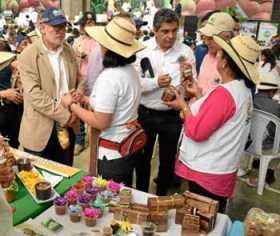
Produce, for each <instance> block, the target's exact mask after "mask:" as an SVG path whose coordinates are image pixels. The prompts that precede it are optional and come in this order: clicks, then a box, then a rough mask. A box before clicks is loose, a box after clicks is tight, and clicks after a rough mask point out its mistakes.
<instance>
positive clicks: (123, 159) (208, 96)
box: [0, 8, 280, 212]
mask: <svg viewBox="0 0 280 236" xmlns="http://www.w3.org/2000/svg"><path fill="white" fill-rule="evenodd" d="M176 12H177V13H176ZM179 15H180V14H178V9H177V10H176V11H174V10H172V9H165V8H163V9H158V11H157V12H156V13H155V15H154V17H153V33H149V35H147V33H146V34H144V33H143V32H141V27H142V26H143V25H145V24H146V23H145V22H144V21H142V20H141V19H137V20H135V19H133V17H131V15H130V14H129V13H120V14H117V15H116V16H114V17H113V18H112V19H111V20H110V21H109V22H108V23H107V24H103V25H102V26H100V25H98V24H97V22H96V15H95V13H93V12H85V13H84V14H83V16H82V17H81V19H80V20H79V21H78V22H76V23H75V24H76V25H79V30H77V28H75V30H74V28H73V26H72V24H71V23H70V22H68V21H67V19H66V17H65V15H64V13H63V11H62V10H61V9H59V8H48V9H45V10H44V11H42V12H40V13H39V15H38V20H37V23H36V25H31V26H30V27H29V28H28V29H26V30H25V31H24V32H23V31H21V30H20V29H18V30H17V31H14V33H15V35H14V36H15V37H14V38H15V40H9V39H8V40H6V39H4V38H3V39H0V60H1V61H0V62H1V63H0V64H1V68H0V99H1V105H0V132H1V134H2V135H4V136H6V137H8V138H9V140H10V145H11V146H12V147H14V148H18V147H19V145H21V147H22V148H23V149H24V150H25V151H26V152H28V153H31V154H34V155H37V156H42V157H44V158H47V159H50V160H53V161H56V162H60V163H63V164H66V165H70V166H72V165H73V157H74V149H75V144H76V150H75V152H76V154H78V153H79V152H80V151H81V150H82V149H83V148H84V146H85V142H86V141H85V137H86V133H88V135H89V142H90V148H91V153H90V164H89V170H90V172H91V173H92V174H94V175H97V174H98V175H102V176H103V177H104V178H107V179H113V180H115V181H118V182H123V183H125V184H126V185H127V186H132V182H133V171H134V170H135V171H136V175H135V176H136V188H137V189H139V190H141V191H145V192H148V191H149V183H150V175H151V159H152V156H153V150H154V148H155V143H156V140H158V146H159V152H158V158H159V170H158V176H157V178H156V179H155V181H156V183H157V189H156V194H157V195H160V196H163V195H167V194H168V189H169V188H170V187H171V186H172V185H173V184H174V183H175V182H179V183H180V180H181V179H183V180H187V181H188V182H189V189H190V190H191V191H192V192H195V193H198V194H201V195H204V196H208V197H211V198H213V199H216V200H218V201H219V202H220V208H219V211H220V212H225V209H226V203H227V199H228V198H231V197H233V196H234V187H235V183H236V178H237V172H238V169H239V165H240V158H241V156H242V152H243V150H244V148H245V144H246V142H247V137H248V136H249V131H250V118H251V114H252V112H253V108H254V107H256V108H258V109H262V110H265V111H268V112H270V113H272V114H275V115H277V116H278V117H280V109H279V107H280V106H279V104H278V102H276V101H275V100H273V97H274V96H275V93H276V92H277V91H278V89H279V85H280V83H279V82H280V69H279V60H280V59H279V58H280V44H279V41H277V38H276V37H274V38H273V41H272V47H271V48H267V49H263V50H261V49H260V46H259V45H258V43H257V42H256V41H255V39H254V38H252V37H250V36H245V35H242V34H240V33H239V31H238V30H239V28H240V27H239V21H238V20H237V19H236V18H233V17H232V16H231V15H229V14H228V13H225V12H219V11H216V12H211V13H209V14H207V15H206V16H204V17H203V18H202V19H201V20H200V25H199V27H198V32H197V34H198V35H199V36H200V37H198V38H200V42H199V43H198V42H196V41H195V40H194V39H193V40H184V41H180V40H178V39H179V38H181V37H179V36H178V32H180V30H179V28H180V20H179ZM6 33H7V34H10V35H11V32H10V31H9V30H8V31H7V32H6ZM147 36H148V37H147ZM185 36H187V35H185ZM190 41H191V45H190V44H189V42H190ZM275 42H276V43H275ZM167 90H168V91H169V92H170V93H171V94H172V99H168V100H165V99H163V94H164V93H166V92H167ZM86 127H88V132H86ZM269 130H270V131H269V135H268V137H267V139H266V142H269V141H270V144H271V139H272V140H273V135H274V133H275V127H274V130H273V127H269ZM135 140H136V141H137V142H136V141H135ZM137 145H138V146H137ZM10 173H11V170H9V169H0V182H1V181H2V182H3V181H4V179H5V180H6V181H9V180H10V178H12V177H11V176H12V175H10ZM179 177H180V179H178V178H179Z"/></svg>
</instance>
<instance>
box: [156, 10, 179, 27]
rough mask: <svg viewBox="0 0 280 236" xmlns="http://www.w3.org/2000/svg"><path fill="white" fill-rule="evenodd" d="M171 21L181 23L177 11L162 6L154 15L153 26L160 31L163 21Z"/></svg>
mask: <svg viewBox="0 0 280 236" xmlns="http://www.w3.org/2000/svg"><path fill="white" fill-rule="evenodd" d="M165 22H166V23H171V22H176V23H177V24H178V25H179V18H178V16H177V14H176V13H175V11H173V10H171V9H168V8H162V9H160V10H158V11H157V13H156V14H155V16H154V21H153V27H154V30H155V31H158V30H159V28H160V26H161V24H162V23H165Z"/></svg>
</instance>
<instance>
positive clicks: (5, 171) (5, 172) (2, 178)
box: [0, 167, 15, 187]
mask: <svg viewBox="0 0 280 236" xmlns="http://www.w3.org/2000/svg"><path fill="white" fill-rule="evenodd" d="M14 179H15V172H14V171H13V169H12V167H0V184H1V185H2V187H7V186H9V185H10V184H11V183H12V182H13V180H14Z"/></svg>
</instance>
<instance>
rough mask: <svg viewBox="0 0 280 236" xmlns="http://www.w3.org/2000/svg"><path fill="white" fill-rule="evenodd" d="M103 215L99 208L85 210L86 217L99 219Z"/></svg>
mask: <svg viewBox="0 0 280 236" xmlns="http://www.w3.org/2000/svg"><path fill="white" fill-rule="evenodd" d="M100 214H101V210H100V209H97V208H86V209H85V210H84V215H85V217H88V218H97V217H98V216H99V215H100Z"/></svg>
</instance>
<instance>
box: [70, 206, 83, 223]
mask: <svg viewBox="0 0 280 236" xmlns="http://www.w3.org/2000/svg"><path fill="white" fill-rule="evenodd" d="M68 212H69V216H70V220H71V221H72V222H73V223H76V222H80V221H81V218H82V207H81V206H79V205H70V206H69V208H68Z"/></svg>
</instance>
